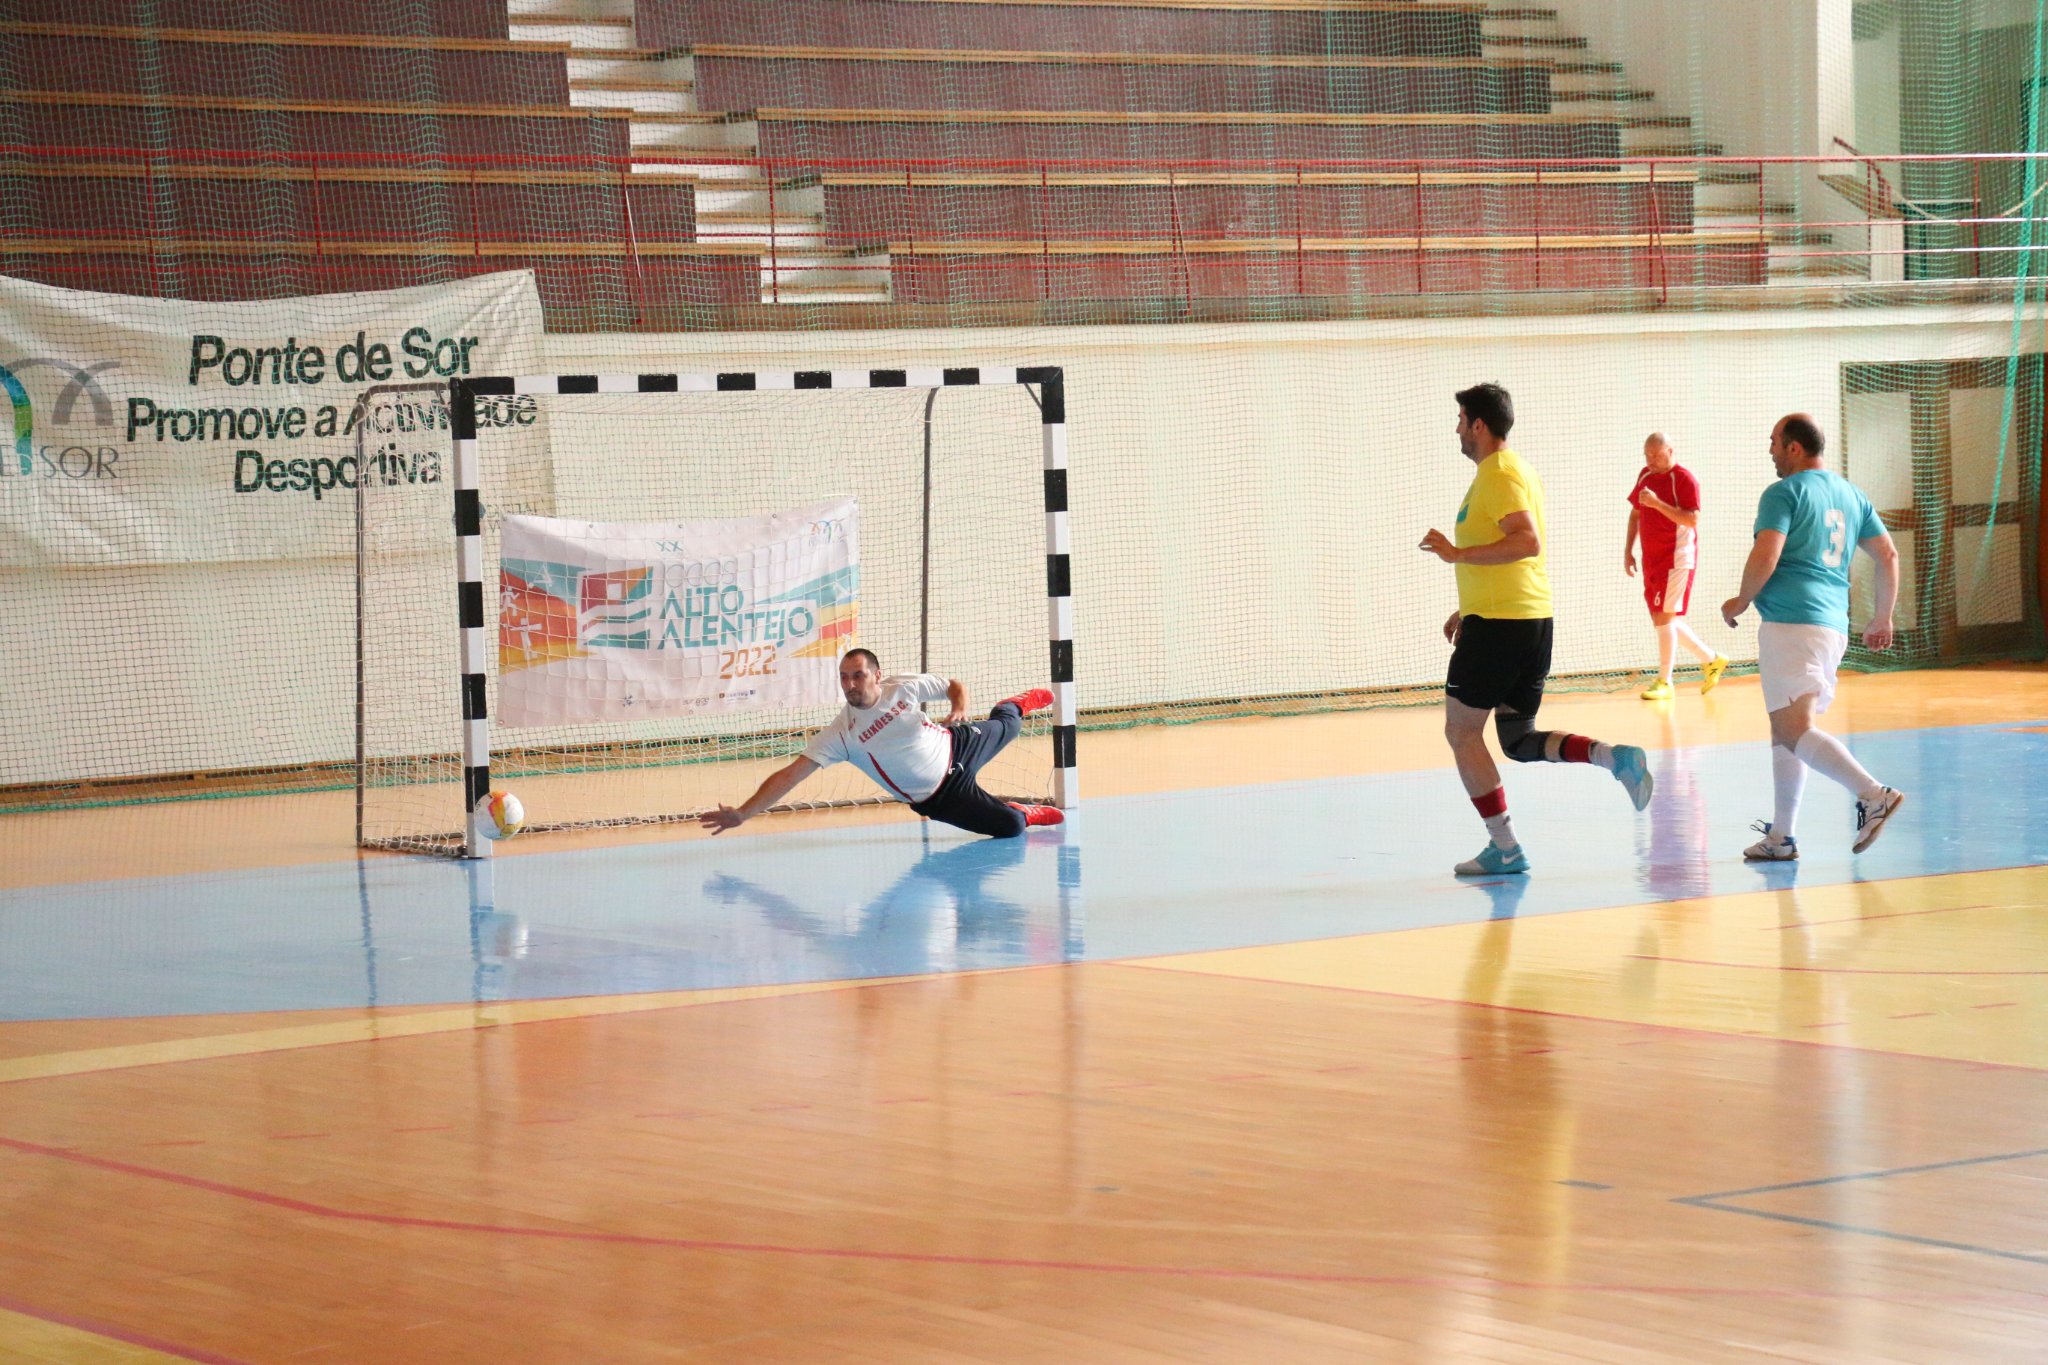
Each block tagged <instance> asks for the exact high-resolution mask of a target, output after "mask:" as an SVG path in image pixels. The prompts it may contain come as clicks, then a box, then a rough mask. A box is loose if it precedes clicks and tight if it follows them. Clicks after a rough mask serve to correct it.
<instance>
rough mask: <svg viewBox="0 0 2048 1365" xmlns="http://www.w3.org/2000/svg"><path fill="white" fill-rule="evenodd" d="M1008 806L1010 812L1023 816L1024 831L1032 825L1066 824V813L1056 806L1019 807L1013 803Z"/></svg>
mask: <svg viewBox="0 0 2048 1365" xmlns="http://www.w3.org/2000/svg"><path fill="white" fill-rule="evenodd" d="M1008 805H1009V807H1010V809H1011V810H1014V811H1019V812H1021V813H1022V814H1023V816H1024V827H1025V828H1026V829H1029V828H1031V827H1032V826H1034V825H1064V824H1065V823H1067V813H1066V812H1065V811H1063V810H1061V809H1060V808H1059V807H1058V806H1020V805H1018V804H1017V803H1016V802H1015V801H1011V802H1009V803H1008Z"/></svg>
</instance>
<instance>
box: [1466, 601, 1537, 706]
mask: <svg viewBox="0 0 2048 1365" xmlns="http://www.w3.org/2000/svg"><path fill="white" fill-rule="evenodd" d="M1549 677H1550V618H1549V617H1548V616H1545V617H1543V618H1542V619H1541V620H1535V621H1501V620H1495V619H1493V618H1491V617H1486V616H1468V617H1466V618H1465V620H1464V623H1463V624H1462V625H1460V626H1459V628H1458V647H1457V648H1456V649H1454V650H1452V651H1451V671H1450V676H1448V677H1447V678H1445V679H1444V695H1445V696H1447V697H1449V698H1451V700H1453V701H1458V702H1463V703H1464V704H1465V705H1467V706H1470V707H1472V708H1474V709H1475V710H1480V711H1491V710H1493V709H1494V708H1496V707H1501V706H1505V707H1507V708H1508V709H1509V710H1511V711H1515V712H1518V713H1519V714H1521V715H1524V716H1533V715H1535V714H1536V710H1537V708H1538V707H1540V706H1542V705H1543V684H1544V683H1545V682H1546V681H1547V680H1548V679H1549Z"/></svg>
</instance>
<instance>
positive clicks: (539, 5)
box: [505, 0, 633, 23]
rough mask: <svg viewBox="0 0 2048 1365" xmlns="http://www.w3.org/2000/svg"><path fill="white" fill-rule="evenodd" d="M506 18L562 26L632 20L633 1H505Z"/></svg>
mask: <svg viewBox="0 0 2048 1365" xmlns="http://www.w3.org/2000/svg"><path fill="white" fill-rule="evenodd" d="M505 10H506V16H507V17H508V18H510V19H511V20H513V21H514V22H523V21H525V20H527V19H530V18H536V17H539V16H543V15H544V16H546V17H548V18H549V19H559V20H562V21H564V22H580V21H589V20H596V21H599V22H603V21H605V20H617V19H624V20H626V21H627V22H628V23H630V22H632V19H633V0H506V3H505Z"/></svg>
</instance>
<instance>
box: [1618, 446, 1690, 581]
mask: <svg viewBox="0 0 2048 1365" xmlns="http://www.w3.org/2000/svg"><path fill="white" fill-rule="evenodd" d="M1646 488H1647V489H1648V490H1649V491H1650V492H1652V493H1655V494H1656V495H1657V496H1658V497H1660V498H1662V499H1663V500H1664V501H1665V502H1668V503H1670V504H1671V505H1672V506H1673V507H1676V508H1678V509H1679V510H1680V511H1683V512H1697V511H1699V510H1700V481H1699V480H1698V479H1696V478H1694V477H1693V473H1692V471H1691V470H1690V469H1687V468H1686V467H1685V466H1684V465H1682V464H1675V465H1673V466H1671V468H1669V469H1667V470H1665V471H1664V472H1663V473H1662V474H1653V473H1651V472H1650V470H1649V468H1648V467H1647V466H1645V467H1644V469H1643V471H1642V473H1640V474H1638V475H1637V476H1636V486H1635V487H1634V488H1631V489H1630V490H1629V491H1628V505H1629V506H1631V507H1633V508H1635V509H1636V510H1637V511H1638V512H1640V513H1642V515H1641V516H1640V517H1639V518H1637V521H1636V531H1637V534H1639V535H1641V536H1642V538H1643V562H1644V564H1645V565H1646V566H1648V567H1651V568H1657V569H1690V568H1692V567H1693V564H1694V561H1695V559H1696V557H1697V554H1698V551H1697V549H1696V548H1695V547H1696V545H1697V543H1698V541H1699V536H1698V534H1697V532H1696V531H1695V530H1694V529H1693V528H1692V527H1690V526H1680V525H1679V524H1678V523H1677V522H1675V521H1673V520H1672V519H1671V518H1669V517H1667V516H1665V515H1664V514H1663V513H1662V512H1653V511H1651V510H1650V509H1649V508H1647V507H1644V506H1643V501H1642V499H1643V490H1644V489H1646Z"/></svg>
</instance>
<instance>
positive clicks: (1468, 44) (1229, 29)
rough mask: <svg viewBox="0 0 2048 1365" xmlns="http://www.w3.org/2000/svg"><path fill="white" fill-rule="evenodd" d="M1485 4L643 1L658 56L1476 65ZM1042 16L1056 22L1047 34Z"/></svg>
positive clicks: (640, 20) (1405, 0)
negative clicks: (1006, 56)
mask: <svg viewBox="0 0 2048 1365" xmlns="http://www.w3.org/2000/svg"><path fill="white" fill-rule="evenodd" d="M1486 12H1487V6H1485V5H1483V4H1430V3H1417V2H1416V0H1364V2H1363V3H1360V2H1359V0H1314V3H1300V2H1299V0H1267V2H1266V3H1236V2H1234V0H1215V2H1214V3H1200V4H1190V3H1186V0H1170V2H1162V0H1129V3H1125V4H1108V3H1099V2H1098V0H1088V3H1082V4H1069V3H1065V0H1045V2H1044V3H1029V4H1027V3H1020V2H1019V0H860V3H849V2H848V0H775V3H773V4H763V3H761V0H638V3H637V4H636V6H635V19H636V31H637V33H638V34H639V38H640V41H641V42H643V43H646V44H650V45H652V46H656V47H684V46H689V45H692V44H695V43H702V42H726V43H801V44H806V45H811V46H828V47H829V46H879V47H899V48H907V47H957V48H996V49H1020V48H1030V47H1036V46H1042V45H1043V44H1044V39H1045V36H1046V34H1047V32H1048V31H1049V30H1051V31H1056V32H1057V33H1058V34H1059V37H1060V42H1061V44H1062V45H1064V46H1068V47H1073V48H1080V49H1092V50H1098V51H1100V50H1108V49H1112V48H1115V49H1118V50H1123V51H1140V52H1260V53H1299V54H1319V53H1331V52H1342V53H1358V54H1370V53H1379V54H1383V55H1387V56H1401V55H1413V56H1468V57H1469V56H1477V55H1479V51H1480V21H1481V19H1482V17H1483V16H1484V15H1485V13H1486ZM1048 13H1051V14H1055V15H1057V18H1056V19H1054V20H1052V21H1051V22H1050V23H1048V19H1047V15H1048Z"/></svg>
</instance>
